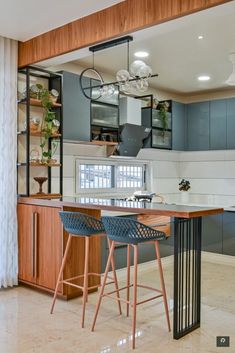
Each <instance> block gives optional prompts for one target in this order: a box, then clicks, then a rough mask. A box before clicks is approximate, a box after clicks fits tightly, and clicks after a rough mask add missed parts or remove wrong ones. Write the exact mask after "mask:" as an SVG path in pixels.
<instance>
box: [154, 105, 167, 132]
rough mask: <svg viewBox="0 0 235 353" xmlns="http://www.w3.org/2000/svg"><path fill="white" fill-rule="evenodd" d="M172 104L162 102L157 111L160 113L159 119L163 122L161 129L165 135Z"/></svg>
mask: <svg viewBox="0 0 235 353" xmlns="http://www.w3.org/2000/svg"><path fill="white" fill-rule="evenodd" d="M169 106H170V104H169V103H168V102H167V101H165V102H160V103H158V106H157V110H158V111H159V112H158V117H159V119H160V121H161V127H162V129H163V134H165V131H166V130H167V129H168V125H169V121H168V114H167V113H168V109H169Z"/></svg>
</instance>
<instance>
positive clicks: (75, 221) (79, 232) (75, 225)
mask: <svg viewBox="0 0 235 353" xmlns="http://www.w3.org/2000/svg"><path fill="white" fill-rule="evenodd" d="M59 213H60V218H61V221H62V223H63V226H64V229H65V230H66V231H67V232H68V233H69V237H68V241H67V244H66V248H65V252H64V256H63V260H62V264H61V267H60V271H59V275H58V279H57V283H56V288H55V293H54V298H53V302H52V307H51V314H52V313H53V310H54V306H55V301H56V298H57V293H58V288H59V285H60V284H61V283H65V284H67V285H70V286H73V287H76V288H79V289H81V290H82V291H83V309H82V327H84V321H85V309H86V302H87V299H88V290H89V289H94V288H97V287H100V285H99V284H98V285H95V286H92V287H88V277H89V276H90V275H92V276H101V274H100V273H94V272H88V264H89V240H90V238H91V237H92V236H93V235H96V236H97V235H99V236H106V234H105V229H104V226H103V223H102V222H101V221H100V220H98V219H96V218H94V217H91V216H88V215H86V214H84V213H80V212H66V211H63V212H59ZM72 237H85V261H84V273H83V274H82V275H78V276H76V277H72V278H67V279H65V280H62V279H61V278H62V273H63V269H64V266H65V264H66V261H67V259H68V253H69V249H70V245H71V240H72ZM108 242H109V245H110V240H109V239H108ZM110 263H111V266H112V270H113V278H111V277H109V279H111V280H112V281H111V282H109V283H108V284H111V283H114V284H115V288H116V291H117V292H116V293H117V297H119V289H118V283H117V276H116V271H115V263H114V258H113V256H112V258H111V259H110ZM81 277H83V286H79V285H77V284H74V283H73V281H74V280H76V279H78V278H81ZM106 279H107V275H106ZM118 308H119V312H120V314H121V313H122V312H121V305H120V301H118Z"/></svg>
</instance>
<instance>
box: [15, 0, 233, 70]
mask: <svg viewBox="0 0 235 353" xmlns="http://www.w3.org/2000/svg"><path fill="white" fill-rule="evenodd" d="M230 1H232V0H126V1H124V2H121V3H118V4H116V5H114V6H112V7H109V8H107V9H104V10H102V11H99V12H96V13H94V14H91V15H89V16H86V17H83V18H81V19H78V20H76V21H73V22H71V23H68V24H66V25H64V26H62V27H59V28H56V29H54V30H52V31H49V32H47V33H45V34H42V35H40V36H37V37H34V38H32V39H30V40H28V41H26V42H21V43H19V60H18V63H19V67H23V66H25V65H29V64H34V63H36V62H39V61H42V60H46V59H49V58H51V57H55V56H58V55H61V54H65V53H68V52H71V51H74V50H77V49H80V48H84V47H87V46H90V45H93V44H95V43H98V42H102V41H105V40H109V39H111V38H114V37H118V36H122V35H124V34H127V33H130V32H134V31H137V30H139V29H143V28H146V27H150V26H153V25H156V24H159V23H162V22H166V21H170V20H172V19H174V18H177V17H180V16H185V15H187V14H190V13H192V12H196V11H201V10H204V9H206V8H209V7H212V6H216V5H219V4H223V3H226V2H230Z"/></svg>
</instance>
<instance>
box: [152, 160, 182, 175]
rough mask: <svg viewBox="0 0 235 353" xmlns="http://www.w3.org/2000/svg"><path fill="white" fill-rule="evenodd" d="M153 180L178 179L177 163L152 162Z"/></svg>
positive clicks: (178, 166) (178, 169) (178, 168)
mask: <svg viewBox="0 0 235 353" xmlns="http://www.w3.org/2000/svg"><path fill="white" fill-rule="evenodd" d="M152 170H153V178H180V165H179V162H168V161H157V162H153V167H152Z"/></svg>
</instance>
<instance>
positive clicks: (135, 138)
mask: <svg viewBox="0 0 235 353" xmlns="http://www.w3.org/2000/svg"><path fill="white" fill-rule="evenodd" d="M150 132H151V129H150V128H147V127H144V126H141V125H134V124H129V123H126V124H123V125H121V126H120V139H121V142H120V143H119V145H118V148H117V152H118V154H119V155H120V156H128V157H136V156H137V154H138V152H139V150H140V149H141V148H142V147H143V142H144V140H145V139H146V138H147V137H148V136H149V134H150Z"/></svg>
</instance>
